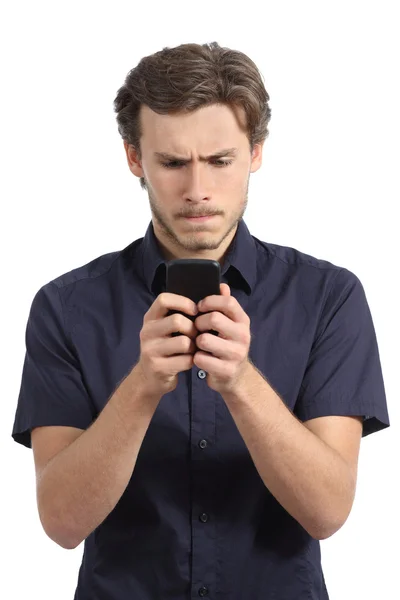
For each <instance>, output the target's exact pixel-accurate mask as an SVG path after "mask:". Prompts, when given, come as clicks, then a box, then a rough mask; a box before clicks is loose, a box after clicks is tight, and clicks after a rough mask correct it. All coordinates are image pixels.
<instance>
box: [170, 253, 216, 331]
mask: <svg viewBox="0 0 400 600" xmlns="http://www.w3.org/2000/svg"><path fill="white" fill-rule="evenodd" d="M166 268H167V270H166V290H165V291H166V292H170V293H172V294H179V295H180V296H185V297H186V298H190V299H191V300H193V302H195V303H196V304H197V303H198V302H200V300H202V299H203V298H206V297H207V296H213V295H215V294H216V295H220V293H221V292H220V289H219V286H220V281H221V267H220V264H219V262H218V261H216V260H207V259H203V258H180V259H176V260H170V261H169V262H167V264H166ZM175 313H180V314H183V315H184V316H185V317H187V318H189V319H191V320H192V321H194V320H195V319H196V318H197V317H198V316H199V314H202V313H201V312H200V313H199V314H198V315H187V314H185V313H182V312H181V311H179V310H170V311H169V312H168V315H173V314H175ZM208 333H212V334H214V335H218V332H217V331H214V330H211V331H209V332H208ZM172 335H173V336H175V335H181V334H180V333H179V332H176V333H173V334H172Z"/></svg>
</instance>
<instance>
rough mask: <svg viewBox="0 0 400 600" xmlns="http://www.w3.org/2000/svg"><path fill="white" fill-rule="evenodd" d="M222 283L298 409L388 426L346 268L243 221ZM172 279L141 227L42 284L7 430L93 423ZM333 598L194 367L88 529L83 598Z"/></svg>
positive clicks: (368, 322) (267, 367)
mask: <svg viewBox="0 0 400 600" xmlns="http://www.w3.org/2000/svg"><path fill="white" fill-rule="evenodd" d="M221 274H222V275H221V277H222V282H225V283H228V284H229V286H230V287H231V293H232V295H233V296H234V297H235V298H236V299H237V300H238V302H239V303H240V305H241V306H242V308H243V309H244V310H245V312H246V313H247V314H248V315H249V317H250V319H251V333H252V340H251V346H250V358H251V360H252V362H253V363H254V364H255V366H256V367H257V368H258V369H259V370H260V371H261V372H262V374H263V375H264V377H265V378H266V379H267V380H268V382H269V384H270V385H271V386H272V387H273V389H274V390H275V391H276V392H277V393H278V394H279V396H280V398H281V399H282V401H283V402H285V404H286V405H287V406H288V408H289V409H290V411H292V412H293V413H294V414H295V415H296V416H297V417H298V418H299V419H300V420H301V421H306V420H308V419H312V418H314V417H321V416H325V415H359V416H363V417H364V421H363V436H366V435H368V434H371V433H373V432H375V431H378V430H380V429H383V428H385V427H388V426H389V419H388V412H387V405H386V398H385V389H384V382H383V378H382V371H381V365H380V358H379V352H378V345H377V340H376V335H375V331H374V325H373V321H372V317H371V313H370V310H369V307H368V303H367V300H366V296H365V293H364V289H363V286H362V284H361V282H360V280H359V279H358V278H357V276H356V275H354V274H353V273H352V272H350V271H348V270H347V269H346V268H342V267H338V266H335V265H333V264H331V263H330V262H327V261H324V260H320V259H317V258H314V257H312V256H309V255H306V254H304V253H302V252H300V251H298V250H296V249H294V248H289V247H284V246H278V245H276V244H271V243H267V242H263V241H260V240H259V239H257V238H256V237H254V236H252V235H251V234H250V232H249V230H248V228H247V226H246V225H245V223H244V221H243V220H241V221H240V222H239V226H238V229H237V232H236V235H235V237H234V239H233V241H232V244H231V246H230V248H229V251H228V254H227V256H226V259H225V262H224V264H223V268H222V270H221ZM164 289H165V259H164V257H163V255H162V252H161V250H160V246H159V244H158V241H157V239H156V237H155V235H154V229H153V225H152V223H151V222H150V224H149V227H148V229H147V232H146V234H145V236H144V238H140V239H137V240H135V241H134V242H132V243H131V244H130V245H129V246H127V247H126V248H124V249H123V250H122V251H118V252H112V253H109V254H105V255H103V256H100V257H98V258H96V259H94V260H93V261H92V262H90V263H88V264H86V265H84V266H82V267H79V268H76V269H74V270H72V271H70V272H68V273H66V274H64V275H61V276H60V277H58V278H57V279H54V280H53V281H50V282H49V283H47V284H45V285H43V287H41V288H40V289H39V291H38V292H37V293H36V295H35V297H34V299H33V301H32V306H31V309H30V313H29V318H28V322H27V328H26V355H25V360H24V365H23V373H22V381H21V389H20V394H19V399H18V406H17V410H16V417H15V423H14V428H13V432H12V435H13V437H14V439H15V441H17V442H19V443H21V444H24V445H25V446H27V447H28V448H29V447H31V437H30V430H31V429H32V428H33V427H37V426H44V425H67V426H72V427H79V428H82V429H87V428H88V427H89V426H90V425H91V423H93V421H94V420H95V419H96V417H97V416H98V415H99V413H100V412H101V410H102V409H103V407H104V406H105V404H106V403H107V401H108V399H109V398H110V397H111V396H112V394H113V392H114V391H115V389H116V388H117V387H118V385H119V384H120V382H121V381H122V380H123V379H124V378H125V377H126V375H127V374H128V373H129V372H130V370H131V369H132V367H133V366H134V365H135V363H136V362H137V360H138V358H139V352H140V339H139V332H140V330H141V328H142V325H143V317H144V314H145V312H147V310H148V309H149V307H150V305H151V304H152V303H153V302H154V300H155V298H156V297H157V295H158V294H159V293H161V292H162V291H163V290H164ZM199 596H200V597H203V596H208V597H209V598H216V599H217V598H218V599H226V600H249V599H251V600H278V599H279V600H283V599H285V600H306V599H307V600H311V599H313V600H317V599H318V600H326V599H328V592H327V590H326V586H325V582H324V576H323V571H322V568H321V555H320V543H319V541H318V540H316V539H314V538H312V537H311V536H310V535H309V534H308V533H307V531H305V529H304V528H303V527H302V526H301V525H300V524H299V523H298V522H297V521H296V520H295V519H294V518H293V517H292V516H291V515H290V514H289V513H288V512H287V511H286V510H285V509H284V508H283V507H282V506H281V505H280V504H279V503H278V502H277V500H276V499H275V498H274V496H273V495H272V494H271V493H270V491H269V490H268V489H267V487H266V486H265V484H264V483H263V481H262V480H261V478H260V476H259V474H258V471H257V470H256V468H255V466H254V463H253V461H252V458H251V456H250V454H249V452H248V449H247V447H246V445H245V443H244V441H243V438H242V437H241V435H240V433H239V431H238V429H237V427H236V424H235V422H234V420H233V418H232V416H231V414H230V412H229V410H228V408H227V406H226V404H225V402H224V400H223V398H222V396H221V395H220V394H218V393H217V392H215V391H213V390H212V389H211V388H209V387H208V385H207V373H206V372H205V371H202V370H199V369H198V368H197V367H195V366H194V367H193V368H192V369H191V370H188V371H183V372H182V373H180V374H179V376H178V386H177V387H176V389H175V390H173V391H172V392H170V393H168V394H165V395H164V396H163V397H162V398H161V400H160V403H159V405H158V406H157V409H156V411H155V413H154V415H153V418H152V420H151V422H150V425H149V428H148V430H147V432H146V435H145V437H144V440H143V443H142V446H141V448H140V451H139V455H138V458H137V462H136V465H135V468H134V471H133V474H132V477H131V479H130V481H129V484H128V486H127V488H126V490H125V492H124V493H123V495H122V496H121V498H120V500H119V502H118V503H117V505H116V507H115V508H114V510H113V511H112V512H111V513H110V514H109V515H108V516H107V517H106V519H105V520H104V521H103V522H102V523H101V524H100V525H99V526H98V527H97V529H95V530H94V531H93V532H92V533H91V534H90V535H89V536H88V538H87V539H86V540H85V545H84V555H83V560H82V565H81V568H80V571H79V578H78V584H77V589H76V594H75V600H128V599H129V600H136V599H137V600H155V599H163V600H164V599H166V598H170V599H171V600H189V598H191V599H195V598H198V597H199Z"/></svg>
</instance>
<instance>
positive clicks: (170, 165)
mask: <svg viewBox="0 0 400 600" xmlns="http://www.w3.org/2000/svg"><path fill="white" fill-rule="evenodd" d="M211 163H212V164H213V165H214V166H216V167H227V166H228V165H231V164H232V163H233V160H221V159H220V158H216V159H214V160H211ZM161 164H162V166H163V167H165V168H166V169H176V168H177V167H182V166H185V163H183V162H180V161H179V160H172V161H169V162H166V163H161Z"/></svg>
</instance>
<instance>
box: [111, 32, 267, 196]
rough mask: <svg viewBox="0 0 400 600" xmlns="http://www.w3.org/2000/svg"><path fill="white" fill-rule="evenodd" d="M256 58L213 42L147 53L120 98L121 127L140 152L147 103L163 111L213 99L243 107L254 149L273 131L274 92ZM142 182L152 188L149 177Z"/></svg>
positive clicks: (193, 106) (189, 108)
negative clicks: (271, 100) (270, 91)
mask: <svg viewBox="0 0 400 600" xmlns="http://www.w3.org/2000/svg"><path fill="white" fill-rule="evenodd" d="M261 77H262V76H261V73H260V72H259V70H258V68H257V67H256V65H255V63H254V62H253V61H252V60H251V59H250V58H249V57H248V56H247V55H246V54H244V53H243V52H240V51H238V50H231V49H230V48H223V47H221V46H219V44H218V43H217V42H212V43H210V44H181V45H180V46H176V47H175V48H168V47H167V48H163V50H160V51H159V52H156V53H155V54H151V55H150V56H145V57H144V58H142V59H141V60H140V62H139V63H138V65H137V66H136V67H135V68H133V69H132V70H131V71H129V73H128V75H127V76H126V78H125V83H124V85H123V86H122V87H120V88H119V90H118V92H117V96H116V98H115V100H114V111H115V112H116V113H117V117H116V120H117V123H118V131H119V133H120V134H121V136H122V139H123V140H124V141H125V142H127V143H128V144H131V145H132V146H133V147H134V148H135V150H136V151H137V153H138V157H139V160H140V158H141V153H140V137H141V135H142V132H141V125H140V120H139V118H138V117H139V110H140V106H141V104H146V105H147V106H148V107H149V108H150V109H151V110H153V111H154V112H156V113H159V114H174V113H178V112H181V111H182V112H185V111H186V112H187V111H189V112H190V111H194V110H196V109H198V108H200V107H204V106H206V105H209V104H227V105H231V106H242V107H243V109H244V111H245V113H246V118H247V134H248V138H249V143H250V149H251V151H253V148H254V145H255V144H258V143H261V142H263V141H264V140H265V139H266V138H267V136H268V134H269V132H268V123H269V120H270V118H271V109H270V107H269V105H268V100H269V95H268V93H267V90H266V89H265V86H264V83H263V81H262V78H261ZM140 185H141V187H142V188H143V189H146V184H145V180H144V178H143V177H141V178H140Z"/></svg>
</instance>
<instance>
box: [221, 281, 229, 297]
mask: <svg viewBox="0 0 400 600" xmlns="http://www.w3.org/2000/svg"><path fill="white" fill-rule="evenodd" d="M219 289H220V292H221V296H230V295H231V288H230V287H229V285H228V284H227V283H220V284H219Z"/></svg>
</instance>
